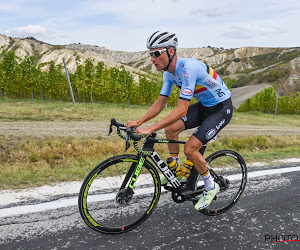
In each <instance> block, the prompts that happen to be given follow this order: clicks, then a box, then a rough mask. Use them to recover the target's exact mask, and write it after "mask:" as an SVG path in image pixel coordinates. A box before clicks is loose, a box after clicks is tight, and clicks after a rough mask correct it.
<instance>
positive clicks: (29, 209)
mask: <svg viewBox="0 0 300 250" xmlns="http://www.w3.org/2000/svg"><path fill="white" fill-rule="evenodd" d="M296 171H300V166H299V167H290V168H279V169H269V170H262V171H253V172H248V179H250V178H255V177H260V176H265V175H273V174H282V173H289V172H296ZM228 179H230V180H234V179H236V175H231V176H228ZM151 190H152V189H151ZM136 192H138V193H139V194H144V193H149V192H151V191H149V189H147V188H143V189H139V190H138V191H137V190H136ZM136 194H137V193H136ZM114 198H115V196H114V195H113V194H106V195H96V196H94V197H93V199H94V200H96V201H105V200H112V199H114ZM77 202H78V198H77V197H76V198H68V199H62V200H56V201H50V202H44V203H41V204H34V205H24V206H16V207H10V208H3V209H0V218H3V217H10V216H18V215H22V214H29V213H37V212H43V211H47V210H54V209H58V208H64V207H69V206H77Z"/></svg>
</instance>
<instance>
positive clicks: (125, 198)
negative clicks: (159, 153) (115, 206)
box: [116, 155, 146, 204]
mask: <svg viewBox="0 0 300 250" xmlns="http://www.w3.org/2000/svg"><path fill="white" fill-rule="evenodd" d="M145 160H146V158H145V157H144V156H143V155H140V157H139V160H138V161H133V162H132V164H131V166H130V168H129V171H128V172H127V174H126V176H125V178H124V180H123V182H122V185H121V187H120V189H119V192H118V194H117V197H116V201H117V202H118V203H120V204H127V203H128V202H129V201H130V200H131V199H132V197H133V194H134V191H133V188H134V184H135V182H136V180H137V178H138V176H139V175H140V173H141V170H142V167H143V164H144V162H145ZM127 184H128V186H127ZM126 186H127V187H126Z"/></svg>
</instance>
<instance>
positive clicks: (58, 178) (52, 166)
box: [0, 98, 300, 189]
mask: <svg viewBox="0 0 300 250" xmlns="http://www.w3.org/2000/svg"><path fill="white" fill-rule="evenodd" d="M148 107H149V106H136V105H131V106H130V107H128V106H126V105H117V104H108V103H106V104H102V103H101V104H99V103H95V104H90V103H86V104H83V103H81V104H76V105H73V104H72V103H65V102H54V101H29V100H27V101H15V100H11V99H6V98H4V99H0V122H4V121H6V122H7V121H32V122H34V121H103V122H109V121H110V119H111V118H112V117H115V118H116V119H117V120H118V121H120V122H125V121H127V120H135V119H138V118H139V117H140V116H142V115H143V114H144V113H145V112H146V110H147V108H148ZM171 110H172V109H170V108H169V109H167V110H163V111H162V113H161V114H160V115H159V116H158V117H156V118H155V119H154V120H153V121H156V120H158V119H160V118H161V117H163V116H165V115H166V114H167V113H170V112H171ZM231 124H237V125H261V126H267V125H268V126H289V127H299V126H300V119H299V115H277V116H275V115H270V114H263V113H259V112H248V113H240V112H235V113H234V115H233V119H232V121H231ZM181 139H183V140H186V139H188V138H187V137H186V138H184V137H183V138H181ZM124 147H125V142H124V141H123V140H120V139H119V138H118V137H114V136H112V137H97V138H80V139H79V138H71V137H70V138H58V137H44V138H30V137H26V136H24V137H22V138H19V137H16V136H2V137H0V173H1V174H0V189H11V188H12V189H16V188H27V187H36V186H41V185H45V184H51V183H54V182H63V181H83V179H84V177H85V176H86V175H87V174H88V172H89V171H90V170H91V169H92V168H93V167H95V166H96V165H97V164H98V163H100V162H101V161H103V160H105V159H106V158H108V157H111V156H114V155H117V154H122V153H123V151H124ZM155 149H156V150H157V152H158V153H159V154H160V155H161V157H162V158H163V159H165V158H166V157H167V155H168V154H167V147H166V145H163V144H159V145H156V147H155ZM182 149H183V147H181V151H182ZM221 149H231V150H235V151H237V152H239V153H240V154H241V155H242V156H243V157H244V158H245V160H246V163H251V162H257V161H263V162H270V163H271V162H272V161H273V160H277V159H285V158H293V157H298V158H299V156H300V136H262V135H260V136H222V135H220V136H218V139H217V140H216V141H215V142H213V143H212V144H209V145H208V148H207V151H206V153H205V157H206V156H208V155H209V154H210V153H212V152H214V151H217V150H221ZM127 153H133V154H134V153H135V150H134V149H133V147H131V148H130V149H129V150H128V152H127ZM181 161H184V156H183V154H182V153H181Z"/></svg>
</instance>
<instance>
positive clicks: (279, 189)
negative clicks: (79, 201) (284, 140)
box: [0, 163, 300, 250]
mask: <svg viewBox="0 0 300 250" xmlns="http://www.w3.org/2000/svg"><path fill="white" fill-rule="evenodd" d="M291 167H292V168H293V169H297V171H293V172H290V171H289V172H286V173H282V174H272V175H263V176H256V177H254V176H252V177H251V178H249V179H248V183H247V187H246V191H245V193H244V195H243V197H242V198H241V200H240V201H239V202H238V204H237V205H236V206H235V207H233V208H232V209H231V210H230V211H228V212H227V213H226V214H223V215H219V216H216V217H208V216H205V215H203V214H201V213H199V212H197V211H195V210H194V209H193V205H192V204H191V203H189V202H185V203H182V204H177V203H174V202H172V200H171V197H170V194H169V193H164V194H162V196H161V199H160V201H159V205H158V207H157V209H156V210H155V211H154V213H153V214H152V215H151V216H150V218H149V219H148V220H147V221H145V222H144V223H143V224H142V225H140V226H139V227H138V228H136V229H135V230H133V231H130V232H128V233H125V234H121V235H104V234H100V233H97V232H94V231H93V230H92V229H90V228H88V227H87V226H86V225H85V224H84V222H83V221H82V220H81V217H80V215H79V212H78V209H77V206H76V205H71V206H67V207H62V208H59V209H56V210H48V211H43V212H37V213H24V214H21V215H11V216H7V217H5V216H4V214H3V211H4V210H3V209H6V210H5V211H8V210H7V208H8V209H11V210H12V209H15V207H16V205H19V206H21V205H22V206H23V205H25V204H23V203H22V204H12V205H9V206H8V207H6V208H3V207H2V208H1V207H0V249H1V250H5V249H9V250H11V249H14V250H16V249H26V250H28V249H43V250H45V249H75V250H76V249H167V250H168V249H202V248H203V249H218V250H219V249H300V241H296V239H299V240H300V226H299V225H300V168H299V167H300V163H294V164H286V165H282V166H272V167H270V166H269V167H267V168H265V167H264V168H263V167H262V168H257V167H256V168H255V169H251V168H250V169H249V173H251V172H253V171H255V172H256V171H258V170H265V169H275V168H276V169H281V168H291ZM259 175H260V174H259ZM58 198H60V199H61V198H62V197H52V199H53V200H56V199H58ZM66 198H68V199H72V197H70V196H69V197H65V198H64V199H66ZM73 198H74V199H76V197H73ZM47 199H48V200H47V201H49V198H47ZM44 201H46V200H44ZM41 202H43V201H41V200H34V201H31V204H40V203H41ZM10 206H11V207H10ZM36 206H37V205H36ZM284 240H285V241H286V242H273V241H284ZM287 240H293V241H287ZM271 242H273V243H271Z"/></svg>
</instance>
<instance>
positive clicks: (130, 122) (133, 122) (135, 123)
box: [126, 121, 139, 128]
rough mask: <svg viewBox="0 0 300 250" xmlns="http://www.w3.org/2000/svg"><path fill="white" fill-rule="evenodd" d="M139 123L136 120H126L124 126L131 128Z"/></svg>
mask: <svg viewBox="0 0 300 250" xmlns="http://www.w3.org/2000/svg"><path fill="white" fill-rule="evenodd" d="M138 126H139V124H138V122H137V121H127V122H126V128H133V127H138Z"/></svg>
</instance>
